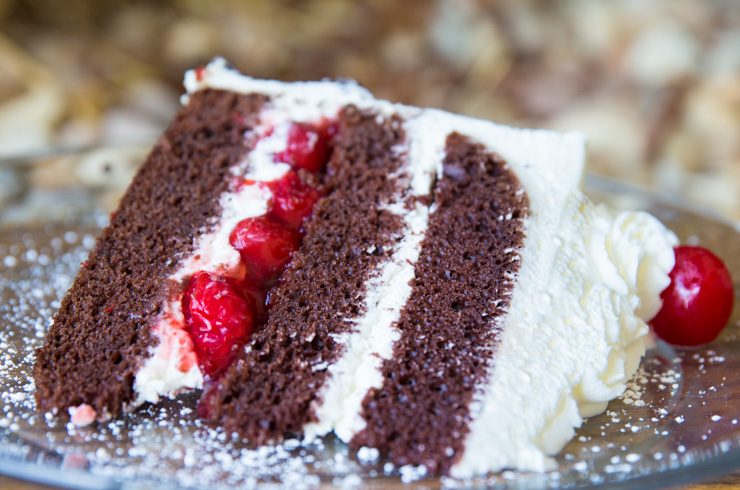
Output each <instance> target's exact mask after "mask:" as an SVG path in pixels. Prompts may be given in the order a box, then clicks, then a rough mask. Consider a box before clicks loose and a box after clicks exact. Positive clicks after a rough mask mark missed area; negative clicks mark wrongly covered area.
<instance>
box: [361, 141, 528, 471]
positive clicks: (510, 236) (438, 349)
mask: <svg viewBox="0 0 740 490" xmlns="http://www.w3.org/2000/svg"><path fill="white" fill-rule="evenodd" d="M446 152H447V155H446V157H445V159H444V162H443V178H442V179H441V180H439V181H438V182H437V184H436V188H435V191H434V199H435V203H436V205H437V209H436V211H435V212H434V213H433V214H432V215H431V217H430V222H429V228H428V229H427V233H426V236H425V238H424V241H423V242H422V250H421V255H420V257H419V260H418V262H417V263H416V266H415V279H414V280H413V283H412V286H413V289H412V292H411V296H410V298H409V300H408V302H407V303H406V306H405V308H404V309H403V311H402V312H401V317H400V319H399V321H398V324H397V328H398V329H399V330H400V331H401V338H400V340H399V341H398V342H396V344H395V345H394V350H393V356H392V358H391V359H390V360H387V361H384V363H383V367H382V370H383V376H384V378H385V379H384V382H383V385H382V387H381V388H379V389H372V390H370V392H369V393H368V394H367V396H366V397H365V399H364V401H363V410H362V416H363V417H364V419H365V420H366V421H367V427H366V428H365V429H364V430H363V431H361V432H359V433H358V434H357V435H356V436H355V437H354V438H353V439H352V441H351V444H352V445H353V446H355V447H361V446H369V447H375V448H379V449H380V450H381V452H383V453H385V454H387V456H388V458H389V459H390V461H392V462H393V463H395V464H397V465H406V464H411V465H425V466H426V467H427V469H428V470H429V471H430V472H434V473H447V472H448V470H449V469H450V467H451V466H452V465H453V464H454V462H455V461H456V460H457V459H458V458H459V457H460V455H461V454H462V450H463V446H464V442H465V436H466V434H467V433H468V423H469V422H470V412H469V406H470V402H471V401H472V399H473V395H474V394H475V392H476V390H477V389H480V386H481V384H482V383H484V382H485V381H486V377H487V375H486V373H487V369H488V368H489V367H490V366H491V363H492V362H493V363H495V355H494V354H493V352H495V348H496V345H497V343H498V339H499V335H500V333H501V329H502V328H503V326H502V325H501V324H500V323H499V321H498V320H497V319H498V318H499V317H500V316H501V315H502V314H503V313H504V312H505V310H506V308H507V307H508V304H509V294H510V292H511V290H512V287H513V283H512V281H511V279H509V277H511V275H512V274H515V273H516V272H517V270H518V265H519V260H516V259H515V258H516V256H517V254H516V253H507V249H513V250H518V249H520V247H521V245H522V241H523V239H524V232H523V219H524V218H525V217H526V215H527V213H528V200H527V197H526V194H525V193H524V192H523V189H522V187H521V185H520V184H519V181H518V179H517V178H516V177H515V176H514V174H513V173H512V172H511V171H510V170H508V169H507V167H506V164H505V162H504V161H503V160H502V159H501V158H500V157H499V156H497V155H496V154H493V153H490V152H488V151H487V150H486V149H485V148H484V147H483V146H482V145H480V144H476V143H474V142H472V141H470V140H469V139H468V138H466V137H463V136H461V135H459V134H457V133H453V134H452V135H450V136H449V137H448V138H447V142H446ZM508 213H512V216H511V219H507V218H506V215H507V214H508ZM492 423H495V421H492Z"/></svg>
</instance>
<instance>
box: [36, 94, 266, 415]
mask: <svg viewBox="0 0 740 490" xmlns="http://www.w3.org/2000/svg"><path fill="white" fill-rule="evenodd" d="M264 102H265V100H264V98H263V97H262V96H260V95H240V94H235V93H232V92H224V91H216V90H205V91H202V92H198V93H196V94H193V95H192V96H191V100H190V103H189V104H188V105H187V106H186V107H184V108H183V110H182V111H181V112H180V114H179V115H178V116H177V117H176V119H175V120H174V122H173V123H172V124H171V126H170V127H169V129H168V130H167V131H166V132H165V134H164V135H163V136H162V138H161V139H160V140H159V142H158V143H157V145H156V146H155V148H154V149H153V151H152V152H151V154H150V155H149V157H148V158H147V161H146V162H145V163H144V165H143V166H142V168H141V169H140V171H139V173H138V174H137V176H136V177H135V179H134V181H133V183H132V184H131V186H130V187H129V189H128V191H127V192H126V194H125V196H124V197H123V199H122V201H121V203H120V206H119V208H118V210H117V211H116V212H115V214H114V215H113V216H112V219H111V223H110V225H109V226H108V227H107V228H106V229H105V230H104V231H103V233H102V235H101V237H100V238H99V239H98V241H97V243H96V245H95V248H94V250H93V251H92V253H91V254H90V257H89V258H88V260H87V261H86V262H84V263H83V264H82V268H81V269H80V272H79V274H78V276H77V278H76V279H75V282H74V284H73V286H72V288H71V289H70V290H69V292H68V293H67V296H66V297H65V298H64V300H63V301H62V304H61V307H60V309H59V311H58V313H57V314H56V316H55V318H54V324H53V325H52V327H51V329H50V330H49V333H48V335H47V337H46V341H45V344H44V346H43V347H41V348H40V349H39V350H38V351H37V358H36V365H35V366H34V379H35V384H36V400H37V403H38V406H39V408H40V409H41V410H44V411H50V410H52V409H55V408H56V409H59V410H65V409H66V408H68V407H70V406H76V405H80V404H82V403H87V404H89V405H91V406H92V407H93V408H94V409H95V410H96V411H97V412H98V414H110V415H115V414H117V413H119V412H120V411H121V408H122V406H123V405H124V404H127V403H131V402H132V401H133V400H134V399H135V393H134V392H133V383H134V377H135V375H136V372H137V370H138V369H139V367H140V366H141V364H142V362H143V359H144V358H145V357H147V356H148V353H149V350H150V348H151V347H152V346H153V345H154V344H155V343H156V342H157V339H156V338H155V337H154V335H153V333H152V330H151V326H152V324H153V322H154V321H155V319H156V318H157V316H158V315H159V314H160V312H161V310H162V306H163V302H164V301H165V299H166V298H167V297H168V295H169V294H170V293H171V291H170V289H171V288H172V286H173V285H171V284H168V281H167V277H168V276H169V275H171V274H172V273H173V271H174V269H175V268H176V267H177V260H173V259H175V258H180V257H182V256H183V255H185V254H187V253H188V252H190V251H192V248H193V244H194V239H195V237H197V236H198V235H199V233H200V232H201V231H202V229H203V228H204V227H205V226H206V225H207V224H208V223H209V220H210V219H211V218H214V217H216V216H218V214H219V213H220V206H219V199H218V197H219V195H220V194H221V193H222V192H223V191H225V190H226V189H227V186H228V181H229V179H228V176H229V175H230V174H229V168H230V167H232V166H233V165H235V164H236V163H237V162H238V161H239V158H240V157H241V156H242V155H243V154H244V151H245V137H244V134H245V132H247V131H248V130H250V129H251V128H252V127H253V126H254V125H255V124H256V122H257V119H256V118H257V115H258V113H259V111H260V109H261V107H262V106H263V104H264ZM235 116H236V117H235Z"/></svg>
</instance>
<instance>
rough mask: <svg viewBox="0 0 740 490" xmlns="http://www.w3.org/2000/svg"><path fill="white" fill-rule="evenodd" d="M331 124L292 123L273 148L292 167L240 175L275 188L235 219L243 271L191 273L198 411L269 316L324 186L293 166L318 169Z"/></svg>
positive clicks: (187, 314) (186, 298)
mask: <svg viewBox="0 0 740 490" xmlns="http://www.w3.org/2000/svg"><path fill="white" fill-rule="evenodd" d="M334 128H335V127H334V126H333V125H330V124H328V123H327V122H326V121H322V123H321V124H319V125H311V124H307V123H292V124H291V126H290V129H289V131H288V140H287V143H286V149H285V151H282V152H280V153H277V154H274V155H273V159H274V161H275V162H280V163H288V164H290V165H291V167H292V169H293V170H290V171H288V172H287V173H285V174H284V175H283V176H282V177H280V178H279V179H276V180H274V181H271V182H255V181H249V180H241V181H240V182H237V183H236V185H235V186H234V187H235V188H236V189H238V188H239V187H242V186H247V185H259V186H264V187H266V188H267V189H269V190H270V191H271V193H272V199H271V200H270V201H269V203H268V208H267V212H266V213H265V214H264V215H262V216H256V217H252V218H247V219H244V220H242V221H240V222H239V223H237V225H236V226H235V227H234V229H233V230H232V231H231V234H230V235H229V243H230V244H231V246H232V247H234V249H236V250H237V251H238V252H239V255H240V257H241V261H242V262H243V263H244V265H245V267H244V269H246V271H247V272H246V276H245V277H244V278H242V279H235V278H233V277H225V276H221V275H218V274H215V273H211V272H207V271H200V272H197V273H196V274H194V275H193V276H192V277H191V278H190V282H189V283H188V286H187V288H186V290H185V293H184V295H183V298H182V311H183V316H184V318H185V326H186V329H187V331H188V333H189V334H190V336H191V338H192V340H193V345H194V349H195V353H196V355H197V356H198V366H199V367H200V369H201V372H202V373H203V375H204V377H205V379H206V386H205V389H204V393H203V396H202V397H201V401H200V404H199V407H198V410H199V411H198V413H199V415H201V416H202V417H206V418H207V417H208V414H209V412H210V401H209V400H210V399H211V398H212V395H213V389H214V388H215V386H216V384H215V380H216V379H217V378H218V377H219V376H220V375H221V374H223V372H224V371H225V370H226V368H228V366H229V365H230V364H231V363H232V362H233V361H234V360H235V359H236V357H237V356H238V354H239V352H241V351H242V350H243V347H244V345H245V344H246V343H247V342H249V339H250V337H251V333H252V332H253V331H254V329H256V328H259V327H260V326H261V325H263V324H264V323H265V322H266V321H267V305H266V298H267V294H268V291H269V289H270V288H271V287H272V286H274V285H275V284H276V283H277V281H278V280H279V279H280V276H281V274H282V273H283V271H284V270H285V268H286V267H287V265H288V264H289V263H290V260H291V258H292V256H293V253H294V252H295V251H296V250H298V248H299V247H300V245H301V241H302V233H303V224H304V221H305V220H306V219H307V218H309V217H310V216H311V212H312V210H313V206H314V205H315V204H316V202H317V201H318V200H319V198H320V197H321V192H320V191H319V190H318V189H316V188H314V187H311V186H309V185H307V184H305V183H303V182H302V181H301V178H300V177H299V174H298V173H296V172H297V171H298V170H300V169H302V171H308V172H313V173H318V172H321V171H323V169H324V167H325V165H326V163H327V161H328V160H329V156H330V153H331V147H330V144H329V142H330V139H331V136H332V135H333V133H334V131H335V129H334ZM269 132H270V131H268V133H269Z"/></svg>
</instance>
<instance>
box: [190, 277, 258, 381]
mask: <svg viewBox="0 0 740 490" xmlns="http://www.w3.org/2000/svg"><path fill="white" fill-rule="evenodd" d="M251 303H252V301H251V300H250V299H248V298H247V297H246V296H245V295H244V294H243V292H242V290H241V287H240V285H239V284H238V283H237V282H236V281H235V280H233V279H229V278H224V277H220V276H217V275H215V274H209V273H207V272H199V273H197V274H196V275H194V276H193V277H192V278H191V279H190V284H188V288H187V290H186V291H185V295H184V296H183V298H182V311H183V315H184V317H185V325H186V327H187V330H188V333H189V334H190V337H191V338H192V339H193V344H194V346H195V353H196V354H197V355H198V365H199V366H200V368H201V371H202V372H203V373H204V374H206V375H208V376H210V377H216V376H218V375H219V374H220V373H221V372H223V370H224V369H226V367H227V366H228V365H229V364H230V363H231V361H232V359H233V358H234V357H235V355H236V354H237V351H238V349H239V347H241V346H242V345H244V344H245V343H246V342H247V340H248V338H249V335H250V333H251V332H252V327H253V324H254V308H253V305H252V304H251Z"/></svg>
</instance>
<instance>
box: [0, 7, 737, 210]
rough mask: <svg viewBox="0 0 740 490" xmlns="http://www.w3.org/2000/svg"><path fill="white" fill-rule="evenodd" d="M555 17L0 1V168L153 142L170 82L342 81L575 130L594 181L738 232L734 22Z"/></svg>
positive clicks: (618, 15)
mask: <svg viewBox="0 0 740 490" xmlns="http://www.w3.org/2000/svg"><path fill="white" fill-rule="evenodd" d="M737 7H738V6H737V2H736V1H735V0H717V1H713V2H701V1H689V0H656V1H653V2H638V1H621V2H591V1H588V0H567V1H562V2H549V1H544V0H539V1H537V0H527V1H520V0H502V1H492V2H480V1H479V2H474V1H426V0H407V1H404V2H393V1H391V0H366V1H360V2H350V1H339V0H312V1H302V2H298V1H270V0H255V1H247V2H238V1H235V0H232V1H225V2H219V3H215V4H212V3H207V2H197V1H193V0H179V1H171V2H165V1H155V2H125V1H122V0H119V1H107V2H93V1H82V0H68V1H61V0H56V1H51V0H34V1H17V2H14V1H10V0H0V33H1V34H0V155H9V154H18V153H23V152H27V151H29V150H35V149H38V148H40V147H45V146H48V145H60V144H67V145H76V144H83V143H89V142H93V141H96V142H97V141H132V140H136V141H141V140H146V141H151V140H153V139H154V138H155V137H156V134H157V133H159V132H160V131H161V130H162V128H163V127H164V126H165V125H166V124H167V122H168V120H169V119H170V117H171V116H172V114H173V113H174V112H175V111H176V110H177V107H178V99H177V97H178V95H179V93H181V91H182V89H181V85H180V83H181V79H182V74H183V71H184V70H186V69H188V68H191V67H195V66H198V65H200V64H203V63H205V62H207V61H208V60H209V59H211V58H212V57H213V56H215V55H223V56H225V57H227V58H228V59H229V60H230V61H231V62H232V63H233V64H234V65H235V66H237V67H238V68H239V69H241V70H242V71H244V72H245V73H247V74H250V75H253V76H256V77H265V78H278V79H283V80H297V79H320V78H322V77H351V78H355V79H357V80H358V81H359V82H360V83H362V84H364V85H365V86H367V87H368V88H369V89H371V90H372V91H373V92H374V93H375V94H376V95H377V96H379V97H383V98H387V99H390V100H393V101H397V102H404V103H408V104H414V105H420V106H433V107H440V108H443V109H448V110H451V111H454V112H460V113H463V114H468V115H471V116H476V117H484V118H488V119H492V120H495V121H498V122H501V123H505V124H513V125H518V126H531V127H549V128H556V129H581V130H583V131H586V132H587V133H588V134H589V136H590V147H591V161H590V168H591V169H592V170H594V171H597V172H601V173H606V174H610V175H615V176H618V177H622V178H626V179H628V180H631V181H633V182H638V183H641V184H646V185H650V186H653V187H655V188H658V189H662V190H666V191H669V192H673V193H677V194H680V195H683V196H686V197H688V198H689V199H692V200H696V201H699V202H703V203H706V204H709V205H711V206H713V207H715V208H717V209H719V210H721V211H723V212H725V213H727V214H730V215H732V216H734V217H740V197H739V196H740V8H737Z"/></svg>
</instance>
